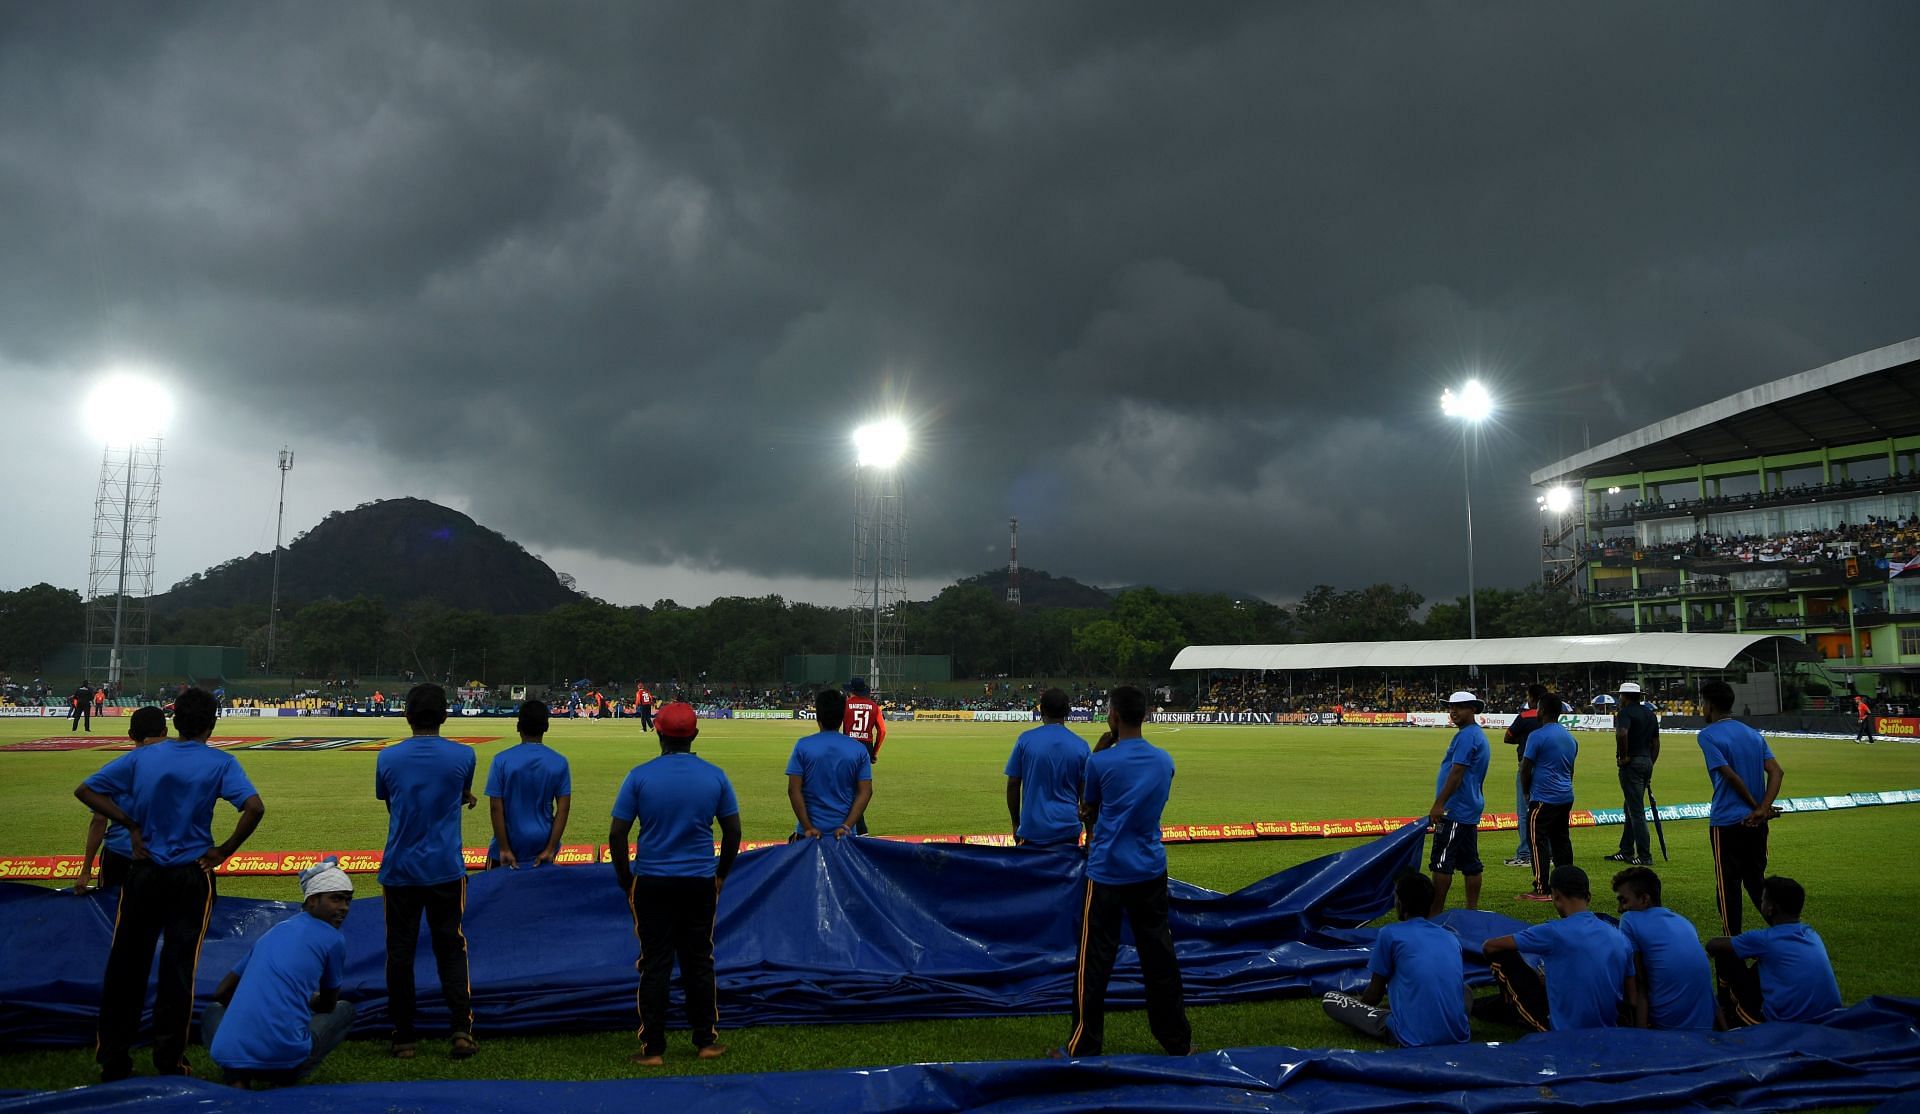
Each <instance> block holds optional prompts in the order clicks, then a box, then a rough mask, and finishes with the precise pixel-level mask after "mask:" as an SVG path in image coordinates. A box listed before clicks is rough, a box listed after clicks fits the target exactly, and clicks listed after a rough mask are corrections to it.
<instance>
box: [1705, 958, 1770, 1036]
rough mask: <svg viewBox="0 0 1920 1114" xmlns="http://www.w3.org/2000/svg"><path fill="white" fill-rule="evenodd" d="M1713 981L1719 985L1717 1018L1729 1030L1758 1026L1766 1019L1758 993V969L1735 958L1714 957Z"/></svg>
mask: <svg viewBox="0 0 1920 1114" xmlns="http://www.w3.org/2000/svg"><path fill="white" fill-rule="evenodd" d="M1713 975H1714V981H1715V982H1717V983H1718V984H1719V992H1720V994H1719V996H1720V1017H1721V1019H1722V1020H1723V1021H1724V1022H1725V1023H1726V1026H1727V1028H1729V1029H1738V1028H1739V1027H1740V1026H1742V1025H1758V1024H1760V1023H1761V1022H1762V1021H1765V1020H1766V1019H1767V1013H1766V1003H1765V999H1764V996H1763V995H1762V994H1761V992H1760V968H1759V967H1758V966H1757V965H1756V964H1754V963H1752V962H1751V961H1749V960H1745V959H1741V958H1740V957H1739V956H1737V955H1716V956H1714V957H1713Z"/></svg>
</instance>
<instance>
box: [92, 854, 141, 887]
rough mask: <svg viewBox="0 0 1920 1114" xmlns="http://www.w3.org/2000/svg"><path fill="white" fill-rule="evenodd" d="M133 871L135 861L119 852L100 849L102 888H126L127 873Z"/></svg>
mask: <svg viewBox="0 0 1920 1114" xmlns="http://www.w3.org/2000/svg"><path fill="white" fill-rule="evenodd" d="M132 869H133V860H132V859H129V858H127V857H126V856H125V855H122V854H120V853H119V852H118V851H109V850H107V849H106V848H104V847H103V848H101V849H100V888H101V889H103V890H104V889H106V888H107V887H109V886H124V885H126V884H127V872H128V871H130V870H132Z"/></svg>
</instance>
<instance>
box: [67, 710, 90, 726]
mask: <svg viewBox="0 0 1920 1114" xmlns="http://www.w3.org/2000/svg"><path fill="white" fill-rule="evenodd" d="M72 719H73V722H72V723H71V724H70V725H68V727H67V730H69V731H78V730H80V721H81V720H83V719H84V720H86V721H87V730H88V731H92V730H93V705H91V704H82V705H80V706H79V707H77V708H75V709H73V713H72Z"/></svg>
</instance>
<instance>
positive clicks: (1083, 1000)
mask: <svg viewBox="0 0 1920 1114" xmlns="http://www.w3.org/2000/svg"><path fill="white" fill-rule="evenodd" d="M1122 916H1124V917H1125V918H1126V921H1127V924H1128V925H1130V926H1131V927H1132V928H1133V942H1134V948H1135V949H1136V950H1137V951H1138V952H1139V954H1140V974H1141V976H1142V978H1143V980H1144V981H1145V983H1146V990H1147V1027H1148V1028H1149V1029H1151V1030H1152V1031H1153V1037H1154V1039H1155V1040H1157V1041H1159V1042H1160V1047H1162V1048H1164V1049H1166V1050H1167V1052H1168V1053H1170V1054H1171V1055H1174V1056H1184V1055H1186V1054H1187V1052H1188V1050H1189V1049H1191V1048H1192V1047H1193V1029H1192V1028H1191V1027H1190V1026H1189V1025H1188V1024H1187V1007H1186V995H1185V992H1184V991H1183V989H1182V988H1181V985H1180V961H1179V959H1178V958H1176V957H1175V955H1174V951H1173V931H1172V930H1171V929H1170V928H1168V927H1167V876H1166V875H1164V874H1162V875H1160V876H1159V877H1158V878H1149V879H1147V880H1146V881H1144V882H1131V883H1128V884H1126V885H1123V886H1109V885H1107V884H1105V883H1103V882H1095V881H1094V880H1093V879H1091V878H1089V879H1087V890H1086V897H1085V898H1084V900H1083V903H1082V907H1081V912H1080V962H1079V963H1078V964H1077V966H1076V969H1075V973H1074V981H1073V1034H1072V1035H1071V1036H1069V1037H1068V1038H1067V1055H1069V1056H1098V1055H1100V1050H1101V1048H1102V1047H1103V1046H1104V1043H1105V1040H1106V1021H1107V982H1108V980H1110V979H1111V978H1112V977H1113V963H1114V959H1115V957H1116V956H1118V955H1119V954H1120V919H1121V917H1122Z"/></svg>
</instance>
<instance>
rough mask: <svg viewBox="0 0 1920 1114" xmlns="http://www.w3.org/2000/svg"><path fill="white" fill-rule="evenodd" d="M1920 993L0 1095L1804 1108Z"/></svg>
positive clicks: (1170, 1106) (452, 1104)
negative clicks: (754, 1062)
mask: <svg viewBox="0 0 1920 1114" xmlns="http://www.w3.org/2000/svg"><path fill="white" fill-rule="evenodd" d="M1916 1023H1920V1001H1915V1000H1911V999H1891V998H1873V999H1869V1000H1867V1001H1865V1002H1862V1003H1860V1004H1859V1005H1857V1006H1855V1007H1853V1008H1852V1009H1850V1010H1846V1011H1844V1012H1842V1013H1840V1014H1837V1015H1835V1016H1834V1017H1833V1018H1831V1019H1829V1020H1828V1021H1827V1022H1826V1023H1825V1024H1821V1025H1785V1024H1773V1025H1761V1026H1756V1027H1754V1028H1751V1029H1745V1030H1740V1031H1737V1032H1733V1033H1663V1032H1650V1031H1646V1030H1638V1029H1612V1030H1584V1031H1576V1032H1567V1033H1543V1034H1538V1035H1535V1036H1529V1037H1526V1038H1524V1039H1522V1040H1518V1041H1513V1042H1511V1043H1506V1044H1480V1045H1462V1046H1455V1047H1450V1048H1427V1049H1387V1050H1380V1051H1349V1050H1341V1049H1317V1050H1301V1049H1294V1048H1284V1047H1275V1048H1240V1049H1226V1050H1221V1051H1218V1052H1209V1053H1204V1054H1199V1055H1194V1056H1188V1057H1182V1058H1171V1057H1165V1056H1112V1057H1103V1058H1097V1059H1092V1060H1080V1061H1071V1062H1066V1063H1057V1062H1051V1061H1046V1060H1036V1061H1011V1062H999V1063H961V1064H913V1065H906V1066H901V1067H887V1068H871V1069H855V1070H835V1071H816V1072H792V1073H773V1074H765V1075H703V1076H679V1077H673V1078H664V1079H653V1080H646V1079H625V1080H613V1081H600V1082H590V1083H565V1082H537V1081H511V1080H506V1081H503V1080H487V1081H442V1082H428V1083H361V1084H339V1085H322V1086H312V1087H296V1088H289V1089H285V1090H280V1091H268V1092H241V1091H235V1090H233V1089H231V1088H226V1087H221V1086H218V1085H216V1084H213V1083H211V1082H208V1081H204V1080H183V1079H159V1078H146V1079H137V1080H129V1081H125V1082H122V1083H115V1084H111V1085H107V1086H101V1087H90V1088H82V1089H78V1090H73V1091H62V1092H51V1093H45V1094H38V1095H30V1096H25V1097H20V1098H15V1099H11V1100H0V1114H12V1112H15V1111H21V1112H24V1111H34V1112H54V1111H78V1110H90V1111H99V1110H107V1111H112V1110H122V1109H126V1110H132V1109H135V1108H137V1109H138V1110H141V1111H182V1112H186V1111H196V1112H211V1111H229V1110H230V1111H249V1112H261V1114H350V1112H355V1111H369V1112H373V1111H380V1112H400V1111H433V1112H438V1111H447V1112H449V1114H451V1112H454V1111H461V1112H465V1114H495V1112H497V1114H521V1112H526V1114H551V1112H552V1111H554V1110H563V1109H564V1110H584V1111H602V1110H604V1111H610V1112H611V1111H620V1112H622V1114H629V1112H631V1111H634V1110H656V1109H660V1110H672V1111H674V1112H675V1114H739V1112H740V1111H743V1110H753V1111H771V1112H779V1111H793V1112H795V1114H800V1112H805V1114H817V1112H818V1111H821V1110H834V1111H836V1112H842V1114H846V1112H856V1111H898V1110H912V1111H920V1112H927V1114H938V1112H945V1111H962V1110H991V1111H996V1112H999V1114H1030V1112H1031V1114H1038V1112H1040V1111H1059V1110H1142V1111H1208V1110H1219V1111H1242V1112H1244V1111H1300V1110H1314V1111H1321V1112H1324V1114H1352V1112H1358V1111H1377V1110H1420V1111H1436V1112H1445V1111H1457V1112H1459V1114H1507V1112H1519V1111H1537V1110H1571V1109H1576V1108H1578V1109H1581V1110H1618V1111H1628V1110H1631V1111H1707V1110H1723V1111H1724V1110H1739V1111H1746V1110H1752V1111H1758V1110H1805V1109H1811V1108H1817V1107H1831V1106H1845V1105H1872V1104H1877V1103H1879V1102H1882V1101H1885V1100H1889V1099H1894V1098H1897V1097H1899V1096H1901V1095H1903V1094H1906V1093H1908V1092H1910V1091H1912V1090H1914V1089H1915V1088H1917V1087H1920V1027H1917V1024H1916Z"/></svg>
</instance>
